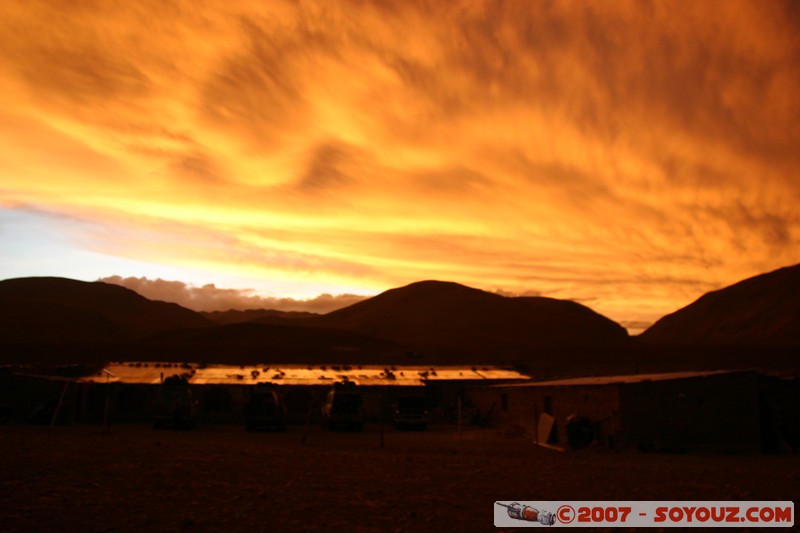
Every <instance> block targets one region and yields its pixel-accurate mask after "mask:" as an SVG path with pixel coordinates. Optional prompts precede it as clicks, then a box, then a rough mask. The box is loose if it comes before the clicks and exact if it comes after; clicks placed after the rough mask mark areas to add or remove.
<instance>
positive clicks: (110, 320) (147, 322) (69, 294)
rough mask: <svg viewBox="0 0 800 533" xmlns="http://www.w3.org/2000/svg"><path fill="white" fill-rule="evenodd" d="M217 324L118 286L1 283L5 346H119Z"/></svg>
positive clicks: (0, 330)
mask: <svg viewBox="0 0 800 533" xmlns="http://www.w3.org/2000/svg"><path fill="white" fill-rule="evenodd" d="M212 324H213V322H212V321H211V320H209V319H207V318H205V317H203V316H201V315H200V314H198V313H195V312H194V311H191V310H189V309H185V308H183V307H181V306H179V305H177V304H173V303H167V302H157V301H152V300H148V299H147V298H144V297H143V296H140V295H139V294H137V293H135V292H134V291H131V290H129V289H126V288H123V287H120V286H118V285H111V284H107V283H102V282H85V281H76V280H72V279H67V278H57V277H35V278H16V279H9V280H4V281H0V339H2V342H3V343H41V344H57V343H63V342H120V341H129V340H133V339H136V338H139V337H142V336H145V335H152V334H154V333H157V332H160V331H166V330H170V329H177V328H192V327H195V328H196V327H205V326H210V325H212Z"/></svg>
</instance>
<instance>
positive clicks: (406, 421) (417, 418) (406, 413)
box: [394, 396, 428, 429]
mask: <svg viewBox="0 0 800 533" xmlns="http://www.w3.org/2000/svg"><path fill="white" fill-rule="evenodd" d="M394 427H395V428H397V429H428V406H427V400H426V399H425V397H424V396H400V397H399V398H397V399H396V400H395V402H394Z"/></svg>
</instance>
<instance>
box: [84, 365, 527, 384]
mask: <svg viewBox="0 0 800 533" xmlns="http://www.w3.org/2000/svg"><path fill="white" fill-rule="evenodd" d="M106 372H108V374H107V373H106ZM175 374H179V375H181V374H182V375H184V376H185V377H186V379H187V381H188V382H189V383H190V384H196V385H207V384H214V385H255V384H256V383H259V382H264V381H271V382H273V383H277V384H281V385H330V384H332V383H334V382H337V381H344V380H346V381H352V382H354V383H355V384H356V385H392V386H398V385H400V386H403V385H405V386H419V385H424V384H425V382H428V381H462V380H472V381H495V380H529V379H530V377H529V376H526V375H525V374H521V373H519V372H517V371H516V370H509V369H504V368H499V367H489V366H480V367H477V366H476V367H455V366H433V367H431V366H428V367H425V366H418V365H417V366H401V365H393V366H379V365H274V366H268V365H241V366H240V365H202V366H201V365H197V364H189V363H154V362H148V363H143V362H137V363H133V362H123V363H110V364H108V365H107V366H106V367H105V368H104V370H103V371H100V372H98V373H97V374H95V375H92V376H87V377H85V378H81V379H80V381H82V382H97V383H105V382H106V381H108V382H109V383H139V384H153V385H157V384H159V383H161V381H162V380H163V379H165V378H168V377H170V376H173V375H175Z"/></svg>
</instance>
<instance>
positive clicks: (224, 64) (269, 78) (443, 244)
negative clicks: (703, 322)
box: [0, 0, 800, 321]
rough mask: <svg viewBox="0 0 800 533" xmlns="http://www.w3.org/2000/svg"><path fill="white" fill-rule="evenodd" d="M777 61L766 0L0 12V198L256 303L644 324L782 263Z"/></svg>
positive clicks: (785, 177) (91, 241)
mask: <svg viewBox="0 0 800 533" xmlns="http://www.w3.org/2000/svg"><path fill="white" fill-rule="evenodd" d="M798 57H800V10H798V7H797V3H796V2H791V1H785V2H784V1H777V0H774V1H773V0H770V1H760V0H758V1H738V0H732V1H727V2H718V1H716V0H714V1H711V0H698V1H693V2H677V1H676V2H670V1H652V2H649V1H641V0H635V1H633V0H631V1H622V2H620V1H598V2H583V1H574V2H573V1H554V2H547V1H537V2H527V1H514V0H508V1H502V0H500V1H494V0H493V1H488V0H487V1H485V2H481V1H477V2H476V1H469V2H425V1H419V2H416V1H407V2H406V1H403V2H380V1H374V2H372V1H365V0H359V1H357V0H353V1H341V2H315V1H301V2H297V1H288V0H287V1H285V2H284V1H280V0H270V1H253V2H248V1H244V0H242V1H239V0H231V1H227V2H224V3H218V2H210V1H203V0H200V1H194V0H193V1H191V2H189V1H188V0H187V1H181V0H178V1H169V0H167V1H158V2H155V1H152V2H147V1H142V2H134V3H114V2H93V1H89V2H56V1H24V2H23V1H21V0H20V1H11V2H4V3H3V4H2V6H0V91H2V94H3V95H4V102H5V105H4V106H3V108H2V110H0V147H2V151H0V154H2V155H0V175H1V176H3V178H2V181H0V206H2V207H4V208H5V209H10V210H16V209H23V208H25V209H35V210H37V211H40V212H48V213H53V214H56V215H59V216H65V217H69V218H71V219H77V220H81V221H82V224H83V225H89V226H91V225H92V224H95V225H96V228H97V229H96V231H88V232H86V233H84V234H83V235H82V236H81V237H80V238H79V239H78V240H77V242H76V246H81V247H83V248H85V249H90V250H92V251H93V252H96V253H100V254H106V255H109V256H116V257H120V258H125V259H127V260H136V261H142V262H148V263H152V264H160V265H165V266H170V267H187V268H199V269H203V270H205V271H212V272H213V271H217V272H220V273H221V274H224V275H225V276H226V278H227V279H232V277H235V276H240V277H242V279H244V278H247V279H248V280H252V279H254V278H262V279H264V280H265V285H264V286H265V287H266V286H267V285H269V286H270V287H272V288H276V287H278V286H279V285H280V284H281V283H284V284H286V285H285V286H286V287H289V286H291V287H293V288H295V289H296V288H297V287H299V286H300V285H302V284H309V286H310V285H314V286H318V285H325V286H331V287H337V288H341V289H342V290H341V292H354V293H360V294H364V293H365V292H373V293H374V292H377V291H379V290H382V289H386V288H389V287H392V286H398V285H402V284H405V283H409V282H412V281H417V280H420V279H430V278H435V279H447V280H452V281H457V282H461V283H465V284H468V285H471V286H475V287H479V288H484V289H487V290H502V291H508V292H510V293H524V292H527V291H535V292H537V293H541V294H544V295H547V296H553V297H558V298H570V299H575V300H579V301H581V302H583V303H586V304H587V305H589V306H591V307H593V308H594V309H596V310H597V311H599V312H601V313H604V314H607V315H609V316H611V317H612V318H615V319H617V320H620V321H642V320H644V321H652V320H653V319H655V318H658V317H659V316H661V315H663V314H665V313H667V312H671V311H673V310H675V308H677V307H679V306H682V305H685V304H687V303H689V302H691V301H692V300H694V299H695V298H697V297H698V296H700V295H701V294H702V293H703V292H705V291H708V290H711V289H715V288H719V287H720V286H722V285H726V284H729V283H732V282H735V281H738V280H739V279H742V278H744V277H748V276H751V275H755V274H758V273H761V272H765V271H768V270H772V269H775V268H778V267H780V266H785V265H789V264H794V263H798V262H800V246H798V244H800V211H798V209H797V205H800V181H798V179H797V177H798V175H800V150H798V148H797V147H798V146H800V98H798V96H797V95H798V90H797V88H798V87H800V63H798V61H797V58H798ZM54 231H59V230H58V228H57V227H55V228H54ZM111 273H115V272H113V271H112V272H109V274H111ZM16 275H24V273H16ZM185 281H186V282H191V281H192V279H190V278H188V277H187V278H186V279H185ZM239 286H241V287H253V285H252V284H251V283H250V282H246V283H245V282H243V283H242V285H239ZM245 294H247V293H245ZM252 296H256V295H255V294H253V295H252ZM292 296H296V295H294V294H292Z"/></svg>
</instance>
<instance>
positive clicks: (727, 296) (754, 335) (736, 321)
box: [639, 265, 800, 347]
mask: <svg viewBox="0 0 800 533" xmlns="http://www.w3.org/2000/svg"><path fill="white" fill-rule="evenodd" d="M639 338H640V339H642V340H644V341H646V342H648V343H652V344H672V345H731V346H776V347H780V346H800V265H795V266H791V267H785V268H781V269H778V270H775V271H774V272H769V273H766V274H761V275H758V276H755V277H752V278H748V279H745V280H743V281H740V282H738V283H736V284H734V285H731V286H729V287H726V288H723V289H720V290H717V291H713V292H709V293H707V294H705V295H703V296H701V297H700V298H699V299H698V300H697V301H695V302H694V303H692V304H690V305H687V306H686V307H684V308H682V309H679V310H678V311H675V312H674V313H671V314H669V315H667V316H665V317H663V318H661V319H660V320H658V321H657V322H656V323H655V324H653V325H652V326H651V327H650V328H648V329H647V330H646V331H644V332H643V333H642V334H641V335H639Z"/></svg>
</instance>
